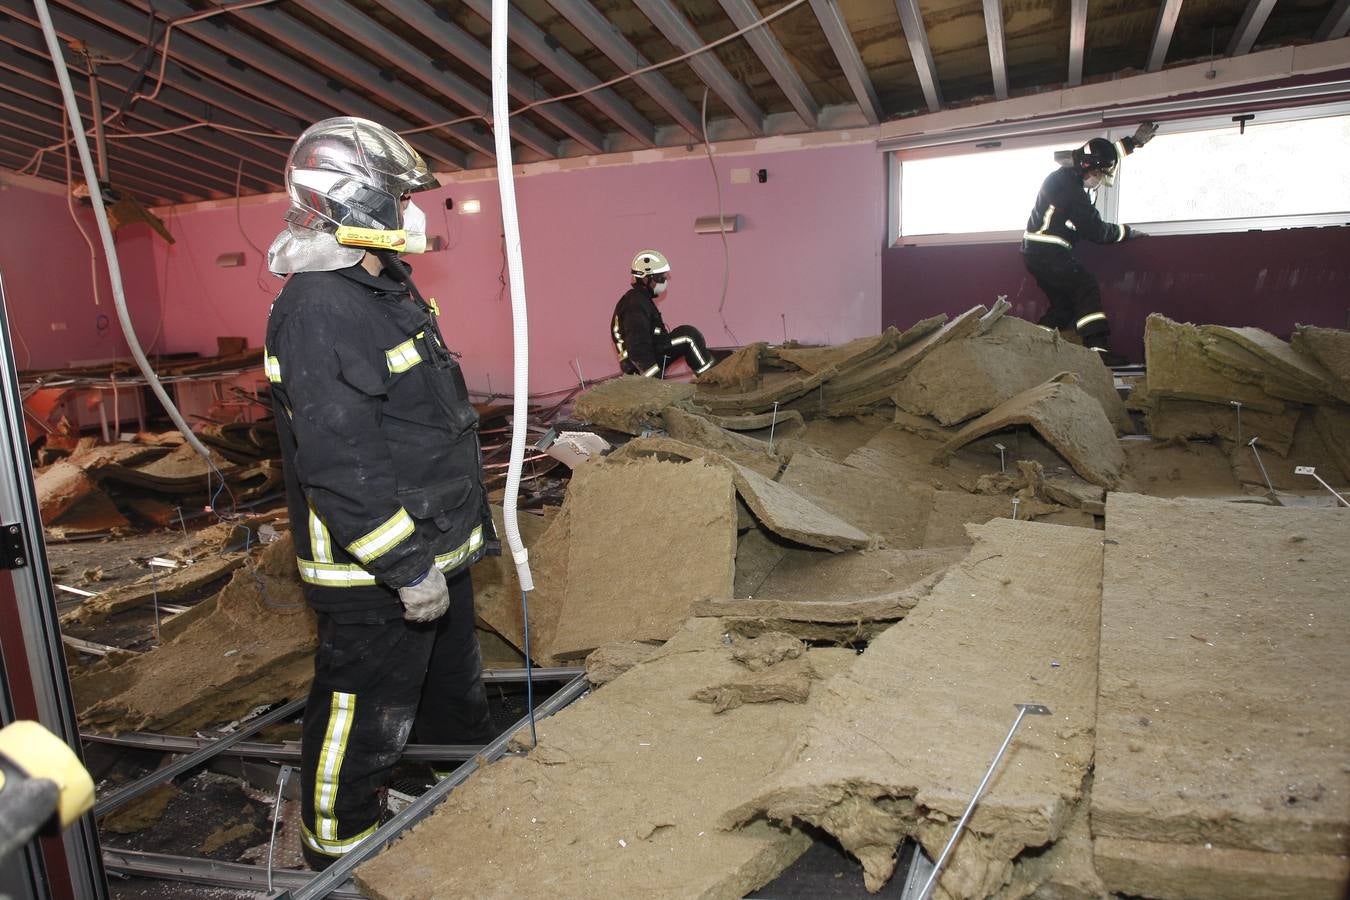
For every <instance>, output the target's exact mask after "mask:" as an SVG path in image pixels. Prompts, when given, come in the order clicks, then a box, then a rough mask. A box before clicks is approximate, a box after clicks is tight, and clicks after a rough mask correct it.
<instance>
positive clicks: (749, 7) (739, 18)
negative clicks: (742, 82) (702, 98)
mask: <svg viewBox="0 0 1350 900" xmlns="http://www.w3.org/2000/svg"><path fill="white" fill-rule="evenodd" d="M479 2H482V0H479ZM719 2H720V3H721V4H722V9H723V10H725V11H726V14H727V15H728V16H730V17H731V21H732V22H734V23H735V25H736V27H737V28H738V29H740V28H750V27H751V26H752V25H754V24H755V22H757V21H759V20H760V19H761V18H763V14H762V13H761V12H760V11H759V8H758V7H757V6H755V4H754V3H753V2H751V0H719ZM745 39H746V41H747V42H749V44H750V46H751V48H753V49H754V51H755V53H756V54H757V55H758V56H759V61H760V62H762V63H763V64H764V68H766V69H768V70H769V74H770V75H772V76H773V80H774V82H775V83H776V84H777V85H778V88H779V90H781V91H782V92H783V94H784V95H785V96H786V97H787V98H788V102H789V103H791V104H792V108H793V109H794V110H796V111H797V115H798V116H800V117H801V120H802V121H803V122H805V123H806V127H807V128H809V129H811V130H815V129H816V128H818V127H819V126H820V107H819V106H818V105H817V104H816V101H815V98H814V97H812V96H811V92H810V91H809V90H807V89H806V82H804V81H802V76H801V75H799V74H798V73H797V69H796V67H795V66H793V65H792V63H791V61H790V60H789V59H788V57H787V54H786V53H785V52H783V45H782V44H780V43H778V38H776V37H774V35H773V32H772V31H770V30H769V29H768V28H767V27H766V28H755V29H753V30H752V31H748V32H746V34H745Z"/></svg>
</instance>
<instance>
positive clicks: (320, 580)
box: [264, 264, 494, 616]
mask: <svg viewBox="0 0 1350 900" xmlns="http://www.w3.org/2000/svg"><path fill="white" fill-rule="evenodd" d="M264 357H265V368H266V372H267V376H268V379H269V380H270V381H271V383H272V404H273V409H274V411H275V414H276V420H277V431H278V436H279V437H280V439H281V448H282V465H283V468H284V475H285V480H286V496H287V502H288V504H289V507H290V515H291V529H292V531H293V534H294V539H295V550H296V556H297V560H296V564H297V566H298V567H299V570H300V578H301V580H302V581H303V582H305V585H306V590H305V596H306V599H307V600H308V601H309V603H310V605H311V606H313V607H315V608H316V609H319V610H323V611H325V612H330V613H335V614H337V613H357V612H372V613H376V614H378V613H385V614H387V615H391V616H392V615H397V614H400V613H401V607H400V605H399V601H398V595H397V593H396V589H397V588H399V587H401V586H403V585H406V584H408V583H409V582H412V581H415V580H416V579H417V578H418V576H420V575H422V574H423V573H425V572H426V571H427V570H428V569H429V568H430V567H431V566H432V565H433V564H434V565H436V566H437V567H438V568H440V569H441V570H443V571H445V572H447V573H450V572H453V571H454V570H457V569H460V568H463V567H464V566H467V565H470V564H472V563H473V562H474V561H476V560H477V559H478V558H479V557H480V556H482V554H483V549H484V546H485V544H486V542H487V541H488V540H491V539H493V538H494V534H493V531H492V520H491V517H490V515H489V514H488V508H487V503H486V499H485V495H484V491H483V483H482V475H481V472H482V469H481V459H480V451H479V445H478V431H477V428H478V414H477V413H476V412H475V411H474V409H473V406H472V405H471V404H470V403H469V400H468V395H467V393H468V392H467V391H466V389H465V386H464V378H463V375H462V374H461V373H460V370H459V366H458V365H457V363H456V362H455V359H454V357H453V356H452V355H451V353H450V352H449V350H447V349H446V346H445V342H444V340H443V339H442V337H441V334H440V330H439V329H438V328H437V326H436V321H435V319H434V318H433V316H432V314H431V310H430V309H429V308H428V307H427V305H426V304H424V303H423V302H422V300H421V297H420V296H419V295H417V294H416V292H415V291H412V292H410V290H409V288H408V286H406V285H404V284H400V283H399V282H397V281H394V280H392V279H391V278H389V277H387V276H386V275H383V274H382V275H380V276H378V277H376V276H372V275H371V274H369V273H368V272H366V270H365V269H363V268H362V267H361V266H360V265H359V264H358V265H355V266H352V267H350V268H347V269H342V270H340V271H336V272H302V273H299V274H296V275H292V276H291V278H290V280H289V281H288V282H287V283H286V286H285V287H284V288H283V289H282V291H281V293H280V295H279V296H278V297H277V299H276V302H275V303H273V305H272V312H271V314H270V316H269V317H268V321H267V346H266V350H265V352H264Z"/></svg>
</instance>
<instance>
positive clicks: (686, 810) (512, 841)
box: [356, 619, 857, 900]
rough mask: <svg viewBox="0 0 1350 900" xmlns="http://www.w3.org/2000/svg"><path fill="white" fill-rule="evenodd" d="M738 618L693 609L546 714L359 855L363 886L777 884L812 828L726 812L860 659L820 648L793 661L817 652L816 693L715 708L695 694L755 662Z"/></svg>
mask: <svg viewBox="0 0 1350 900" xmlns="http://www.w3.org/2000/svg"><path fill="white" fill-rule="evenodd" d="M724 632H725V629H724V627H723V626H722V623H721V622H720V621H719V620H717V619H694V620H691V621H690V622H688V623H687V624H686V625H685V626H684V627H683V628H682V629H681V630H680V631H679V633H678V634H676V635H675V636H674V637H673V638H672V639H671V640H670V641H669V642H668V643H667V644H666V645H665V646H664V647H662V648H661V649H659V650H657V651H656V652H655V653H653V654H652V655H651V656H650V657H649V658H648V659H646V660H645V661H643V662H641V663H639V664H638V665H636V666H634V667H633V668H632V669H631V670H629V671H628V672H626V673H624V674H623V675H621V676H619V677H618V678H616V679H615V680H613V681H612V682H610V683H609V684H606V685H605V686H604V687H603V688H602V689H600V690H598V691H596V692H595V693H594V694H592V695H590V696H588V697H585V698H583V699H581V700H578V701H577V702H575V703H573V704H572V705H571V706H569V707H568V708H567V709H565V710H563V711H562V712H560V713H558V714H556V715H554V716H551V717H550V718H548V719H544V720H541V721H540V722H539V725H538V734H539V746H538V747H536V748H534V749H533V750H531V751H530V753H528V754H527V755H525V756H519V757H514V756H513V757H506V758H503V759H501V760H499V761H498V762H496V763H493V764H492V765H489V766H487V767H485V768H484V769H481V770H480V771H478V772H476V773H474V774H473V775H472V776H471V777H470V778H469V779H468V780H467V781H466V782H465V783H464V784H463V785H462V786H460V787H459V788H457V789H456V790H455V791H454V792H453V793H451V794H450V795H449V797H448V798H447V799H446V800H445V801H444V802H443V803H442V804H441V805H440V806H439V807H437V809H436V811H435V812H434V813H432V814H431V816H429V817H428V818H426V819H424V820H423V821H422V822H421V823H419V824H418V825H416V826H415V827H413V828H412V829H411V830H410V831H408V832H407V833H405V834H404V835H403V836H402V837H401V838H400V839H399V840H398V841H397V842H396V843H394V844H393V845H392V846H391V847H390V848H388V849H387V850H385V851H384V852H383V853H382V854H380V855H379V856H377V857H376V858H375V859H374V860H373V861H371V862H367V863H366V864H364V865H363V866H361V867H360V868H358V869H357V872H356V879H357V884H358V885H359V887H360V888H361V890H362V892H363V893H364V894H365V895H366V896H368V897H371V898H374V900H393V898H404V897H411V896H430V894H431V893H435V894H436V895H438V896H447V897H449V896H482V895H483V893H484V891H490V892H492V893H495V894H497V895H499V896H504V897H505V896H509V897H520V898H529V897H541V898H542V897H559V896H568V897H570V896H578V897H579V896H588V897H632V896H647V897H704V898H736V897H742V896H744V895H745V894H747V893H749V892H750V891H752V890H754V889H755V888H757V887H759V886H761V885H763V884H765V883H766V882H768V881H769V880H770V879H771V878H773V876H775V875H776V874H778V872H780V871H781V870H782V869H783V868H784V867H786V866H787V865H788V864H789V863H791V862H792V861H793V860H794V859H796V857H797V856H799V855H800V854H801V853H802V852H803V851H805V849H806V848H807V846H808V845H809V844H810V842H811V839H810V838H809V837H808V836H807V835H805V834H804V833H802V832H801V831H799V830H797V829H786V830H784V829H780V828H778V827H776V826H772V825H769V824H765V823H760V824H757V825H752V826H751V827H749V828H746V829H741V830H737V831H726V830H723V829H721V828H720V827H719V826H718V821H719V817H720V816H721V814H722V813H723V812H724V811H725V810H726V809H727V808H728V806H727V802H728V798H730V797H733V796H737V795H739V794H741V793H743V792H744V791H745V790H747V789H748V788H750V787H751V786H753V785H754V784H756V783H757V782H759V781H760V780H761V779H763V778H764V777H765V776H766V775H767V774H768V773H769V772H771V771H772V769H773V767H774V765H775V763H776V762H777V760H778V759H779V757H780V756H781V755H782V754H783V752H784V751H786V750H787V749H788V748H789V747H790V746H791V744H792V741H793V739H794V738H793V736H794V735H795V734H796V733H797V730H798V728H799V727H800V725H801V723H802V722H803V721H805V720H806V719H807V718H808V717H810V716H811V715H812V714H813V713H815V712H816V711H818V709H819V707H818V705H817V696H818V695H821V694H822V690H821V689H822V688H823V687H824V686H826V685H828V684H829V683H830V682H829V679H830V677H831V676H833V675H835V673H837V672H840V671H842V670H844V669H846V668H847V667H848V666H849V665H851V664H852V661H853V660H854V659H855V658H857V657H856V655H855V654H854V653H852V652H851V651H846V650H833V649H829V648H825V649H820V650H808V651H807V653H806V657H805V659H804V660H801V659H799V660H786V661H785V662H784V663H780V664H779V665H784V664H788V663H792V662H805V661H808V660H809V661H810V664H811V667H812V671H813V672H814V674H815V678H814V679H813V680H812V681H811V687H810V691H809V696H808V697H807V699H806V700H805V702H801V703H791V702H766V703H748V704H743V705H741V706H738V707H735V708H731V709H728V710H727V711H726V712H723V713H721V714H716V713H714V712H713V708H712V706H711V704H709V703H704V702H701V701H699V700H696V699H693V697H692V696H691V695H692V694H694V693H696V692H697V691H698V690H700V689H702V688H707V687H710V686H714V685H718V684H721V683H723V682H728V681H731V680H735V679H739V678H743V677H744V676H745V675H746V674H748V673H749V669H747V668H746V667H745V666H744V665H742V664H741V663H739V662H737V661H736V659H735V656H734V650H733V648H732V647H731V646H728V644H727V643H726V642H725V641H724V639H723V634H724ZM776 667H777V666H771V667H769V668H768V669H767V670H766V671H770V672H771V671H773V669H774V668H776ZM524 739H525V740H526V741H528V735H526V736H525V738H524ZM447 846H452V847H454V852H453V853H446V852H444V848H445V847H447Z"/></svg>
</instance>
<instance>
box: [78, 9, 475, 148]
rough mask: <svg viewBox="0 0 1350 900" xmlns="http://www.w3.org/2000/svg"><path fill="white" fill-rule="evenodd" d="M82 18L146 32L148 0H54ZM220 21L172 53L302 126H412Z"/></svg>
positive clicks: (189, 30) (423, 141)
mask: <svg viewBox="0 0 1350 900" xmlns="http://www.w3.org/2000/svg"><path fill="white" fill-rule="evenodd" d="M57 2H58V3H61V4H63V5H66V6H70V7H74V8H75V9H77V10H78V11H79V12H80V13H81V14H82V15H85V16H88V17H90V18H92V19H94V20H95V21H97V22H99V23H101V24H103V25H105V26H107V27H110V28H115V29H116V30H118V31H120V32H122V33H123V34H128V35H132V36H143V35H144V33H145V14H146V12H148V11H149V9H150V6H149V3H148V0H129V2H119V3H99V4H95V5H90V4H88V3H84V2H81V0H57ZM155 9H156V10H157V11H158V13H159V15H161V16H165V17H169V18H175V17H178V16H183V15H189V14H191V13H194V12H197V10H196V9H194V8H192V7H189V6H187V5H186V4H183V3H179V2H177V0H155ZM220 19H221V17H219V16H217V17H216V18H215V19H211V20H208V21H206V22H202V23H194V24H189V25H180V26H178V27H176V28H175V29H174V35H173V41H172V42H171V43H170V45H169V52H170V54H171V55H172V56H173V57H175V58H177V59H178V60H180V61H183V62H185V63H187V64H188V65H190V66H191V67H193V68H195V69H199V70H201V71H202V72H205V73H207V74H209V75H210V76H211V77H213V78H215V79H216V80H218V81H221V82H223V83H225V84H227V85H230V86H231V87H234V88H237V89H239V90H242V91H244V92H245V93H247V94H250V95H252V96H253V97H255V98H257V99H259V100H262V101H263V102H264V103H270V104H272V105H274V106H275V107H276V108H277V109H279V110H285V111H286V112H288V113H290V114H292V115H295V116H298V117H300V119H301V121H302V122H304V123H305V124H306V125H308V124H312V123H314V122H317V121H319V120H320V119H326V118H329V117H331V116H335V115H357V116H364V117H366V118H369V119H378V120H381V121H382V122H383V123H384V124H385V125H387V126H389V127H390V128H392V129H394V130H395V131H402V130H407V129H408V128H412V127H414V125H413V123H411V122H409V121H408V120H406V119H403V118H401V117H399V116H395V115H393V114H391V113H390V112H389V111H388V110H386V109H385V108H384V107H382V106H380V105H379V104H378V103H374V102H373V101H370V100H367V99H366V98H365V97H363V96H361V95H360V94H357V93H356V92H355V91H349V90H341V91H339V90H337V89H336V88H335V87H334V86H333V85H332V84H330V83H329V81H328V79H326V78H325V77H324V76H322V75H320V74H319V73H318V72H317V71H315V70H314V69H312V68H310V67H309V66H306V65H304V64H302V63H299V62H297V61H295V60H294V59H292V58H291V57H290V56H288V55H287V54H285V53H283V52H282V51H280V50H275V49H273V48H271V47H269V46H268V45H266V44H264V43H262V42H261V41H257V40H254V39H253V38H251V37H248V36H247V35H244V34H242V33H240V32H239V31H238V30H237V29H233V28H230V27H229V26H228V25H226V24H225V23H224V22H222V21H220ZM410 141H411V142H412V144H413V145H414V146H416V147H417V148H418V150H420V151H421V152H422V153H423V154H424V155H426V156H429V157H431V158H433V159H439V160H441V161H442V162H443V163H445V164H446V165H448V166H451V167H453V168H463V167H464V166H465V165H467V161H466V160H467V157H466V156H465V154H464V151H463V150H461V149H459V148H458V147H456V146H454V145H452V144H450V143H449V142H447V141H445V140H443V139H442V138H439V137H437V136H435V135H431V134H419V135H413V136H412V137H411V138H410Z"/></svg>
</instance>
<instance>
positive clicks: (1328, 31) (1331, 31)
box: [1313, 0, 1350, 41]
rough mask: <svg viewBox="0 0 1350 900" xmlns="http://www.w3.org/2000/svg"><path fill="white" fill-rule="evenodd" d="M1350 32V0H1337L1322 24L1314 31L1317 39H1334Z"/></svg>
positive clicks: (1314, 37)
mask: <svg viewBox="0 0 1350 900" xmlns="http://www.w3.org/2000/svg"><path fill="white" fill-rule="evenodd" d="M1347 33H1350V0H1336V3H1335V5H1334V6H1332V7H1331V11H1330V12H1328V13H1327V17H1326V18H1325V19H1323V20H1322V24H1321V25H1319V26H1317V31H1316V32H1314V33H1313V40H1315V41H1333V40H1336V39H1337V38H1343V37H1345V36H1346V34H1347Z"/></svg>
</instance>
